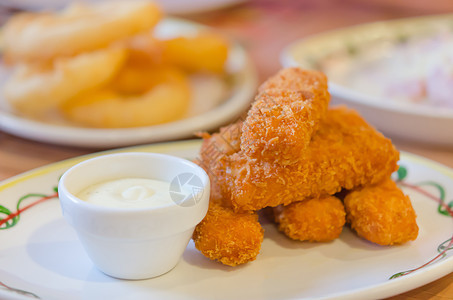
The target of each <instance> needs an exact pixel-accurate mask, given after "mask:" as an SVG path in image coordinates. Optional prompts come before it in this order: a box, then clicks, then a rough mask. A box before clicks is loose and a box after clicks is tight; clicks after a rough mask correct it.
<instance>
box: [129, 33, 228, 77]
mask: <svg viewBox="0 0 453 300" xmlns="http://www.w3.org/2000/svg"><path fill="white" fill-rule="evenodd" d="M229 47H230V45H229V42H228V40H227V39H225V38H224V37H222V36H220V35H218V34H215V33H212V32H200V33H198V34H196V35H193V36H181V37H176V38H171V39H165V40H159V39H157V38H155V37H154V36H153V35H152V34H149V33H148V34H143V35H139V36H136V37H134V38H133V39H131V40H130V41H129V42H128V43H127V48H128V49H129V55H130V59H129V60H130V63H131V64H133V65H143V64H145V65H148V66H151V67H152V66H156V65H167V66H173V67H176V68H180V69H182V70H185V71H186V72H189V73H199V72H204V73H215V74H220V73H223V72H224V70H225V63H226V60H227V58H228V50H229Z"/></svg>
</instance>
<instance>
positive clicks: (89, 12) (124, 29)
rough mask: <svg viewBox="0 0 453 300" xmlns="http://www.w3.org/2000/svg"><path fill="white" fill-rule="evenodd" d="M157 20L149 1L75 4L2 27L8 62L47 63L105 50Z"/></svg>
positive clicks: (28, 15) (20, 16) (19, 18)
mask: <svg viewBox="0 0 453 300" xmlns="http://www.w3.org/2000/svg"><path fill="white" fill-rule="evenodd" d="M160 18H161V12H160V10H159V8H158V7H157V5H156V4H154V3H153V2H150V1H143V0H140V1H107V2H102V3H96V4H91V5H86V4H81V3H77V4H74V5H72V6H70V7H68V8H67V9H65V10H63V11H61V12H59V13H50V12H43V13H24V14H18V15H16V16H14V17H13V18H12V19H11V20H10V21H9V22H8V23H7V24H6V25H5V27H4V28H3V32H2V42H3V49H2V50H3V54H4V60H5V61H6V62H8V63H17V62H22V63H24V62H27V63H30V62H36V61H49V60H53V59H54V58H55V57H65V56H73V55H77V54H80V53H82V52H91V51H94V50H98V49H101V48H105V47H108V46H109V45H111V44H112V43H114V42H117V41H120V40H122V39H125V38H127V37H130V36H132V35H135V34H138V33H141V32H144V31H148V30H150V29H152V28H153V27H154V26H155V25H156V24H157V22H158V21H159V20H160Z"/></svg>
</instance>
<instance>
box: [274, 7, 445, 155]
mask: <svg viewBox="0 0 453 300" xmlns="http://www.w3.org/2000/svg"><path fill="white" fill-rule="evenodd" d="M452 25H453V14H448V15H441V16H430V17H418V18H410V19H401V20H394V21H386V22H376V23H370V24H365V25H358V26H354V27H350V28H345V29H339V30H335V31H331V32H327V33H323V34H319V35H316V36H313V37H308V38H305V39H302V40H299V41H296V42H294V43H292V44H291V45H289V46H288V47H286V48H285V49H284V51H283V52H282V54H281V57H280V61H281V64H282V65H283V66H285V67H289V66H296V65H298V66H302V67H304V68H308V69H321V70H322V67H320V66H321V65H322V63H323V61H326V60H327V59H329V57H332V56H333V55H339V56H341V55H343V56H345V57H347V56H350V57H351V59H350V60H349V62H348V63H350V64H354V59H353V55H356V54H357V53H360V51H366V50H367V49H370V48H373V49H383V50H382V51H376V53H375V54H374V55H376V57H379V55H380V56H381V57H383V56H385V55H391V52H389V51H391V49H392V45H395V44H397V43H398V42H401V39H407V38H411V37H417V36H426V35H429V34H435V33H436V32H439V31H441V30H443V31H445V30H450V32H451V28H452ZM386 49H390V50H389V51H386ZM351 53H353V55H351ZM346 64H347V63H346ZM329 90H330V92H331V94H332V102H333V103H346V104H348V106H350V107H352V108H355V109H357V110H359V111H360V112H361V114H362V115H363V116H364V117H365V118H366V119H367V120H368V121H369V122H370V123H371V124H373V125H374V126H376V127H377V128H378V129H380V130H381V131H383V132H384V133H386V134H387V135H388V136H390V137H397V138H401V139H408V140H413V141H419V142H424V143H432V144H437V145H442V146H449V147H452V146H453V130H451V128H453V109H451V108H442V107H435V106H428V105H426V106H425V105H417V104H412V103H405V102H398V101H385V100H384V99H382V98H379V97H375V96H372V95H369V94H365V93H361V92H358V91H356V90H353V89H349V88H347V87H345V86H343V85H341V84H339V83H338V82H335V81H334V80H329Z"/></svg>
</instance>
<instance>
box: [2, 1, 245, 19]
mask: <svg viewBox="0 0 453 300" xmlns="http://www.w3.org/2000/svg"><path fill="white" fill-rule="evenodd" d="M101 1H109V0H80V1H79V2H101ZM244 1H245V0H191V1H190V2H189V1H185V0H155V2H157V3H159V5H160V6H161V7H162V9H163V10H164V11H165V12H166V13H167V14H178V15H181V14H193V13H201V12H206V11H210V10H215V9H221V8H224V7H227V6H231V5H235V4H238V3H241V2H244ZM71 2H73V0H2V4H3V5H4V6H8V7H11V8H17V9H27V10H42V9H58V8H62V7H65V6H66V5H68V4H70V3H71Z"/></svg>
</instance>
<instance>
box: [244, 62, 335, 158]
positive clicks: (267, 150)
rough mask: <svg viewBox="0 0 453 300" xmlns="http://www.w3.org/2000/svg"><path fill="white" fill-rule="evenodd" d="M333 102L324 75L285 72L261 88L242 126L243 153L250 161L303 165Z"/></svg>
mask: <svg viewBox="0 0 453 300" xmlns="http://www.w3.org/2000/svg"><path fill="white" fill-rule="evenodd" d="M329 100H330V95H329V93H328V91H327V78H326V76H325V75H324V74H322V73H321V72H318V71H308V70H302V69H300V68H288V69H283V70H282V71H280V72H279V73H277V75H275V76H273V77H271V78H269V79H268V80H267V81H266V82H265V83H264V84H263V85H262V86H261V87H260V89H259V94H258V95H257V97H256V100H255V102H254V103H253V104H252V107H251V108H250V110H249V112H248V115H247V118H246V119H245V121H244V124H243V126H242V131H243V134H242V137H241V149H242V150H243V151H244V153H245V154H246V155H247V156H249V157H250V158H256V159H260V160H264V161H267V162H272V163H278V164H282V165H289V164H293V163H295V162H297V161H299V160H300V159H301V157H302V156H303V153H304V152H305V150H306V149H307V147H308V144H309V142H310V139H311V137H312V135H313V133H314V132H315V131H316V129H317V128H318V124H319V121H320V120H321V119H322V118H323V117H324V116H325V114H326V112H327V106H328V104H329Z"/></svg>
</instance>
